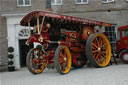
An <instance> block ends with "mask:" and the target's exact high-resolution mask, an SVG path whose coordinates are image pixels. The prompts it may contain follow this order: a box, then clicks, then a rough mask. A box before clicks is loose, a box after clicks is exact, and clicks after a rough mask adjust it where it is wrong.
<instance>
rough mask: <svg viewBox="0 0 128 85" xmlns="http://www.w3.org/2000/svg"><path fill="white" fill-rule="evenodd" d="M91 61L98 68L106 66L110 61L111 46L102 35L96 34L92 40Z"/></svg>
mask: <svg viewBox="0 0 128 85" xmlns="http://www.w3.org/2000/svg"><path fill="white" fill-rule="evenodd" d="M91 49H92V55H93V59H94V60H95V62H96V63H97V64H98V65H99V66H102V67H104V66H106V65H108V63H109V61H110V59H111V46H110V43H109V41H108V39H107V38H106V36H105V35H104V34H100V33H99V34H97V35H96V36H94V38H93V40H92V47H91Z"/></svg>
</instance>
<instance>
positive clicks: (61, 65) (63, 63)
mask: <svg viewBox="0 0 128 85" xmlns="http://www.w3.org/2000/svg"><path fill="white" fill-rule="evenodd" d="M71 60H72V59H71V54H70V51H69V49H68V48H67V47H66V46H59V47H57V49H56V51H55V55H54V63H55V66H56V70H57V71H58V72H59V73H60V74H67V73H68V72H69V71H70V69H71Z"/></svg>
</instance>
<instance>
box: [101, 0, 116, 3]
mask: <svg viewBox="0 0 128 85" xmlns="http://www.w3.org/2000/svg"><path fill="white" fill-rule="evenodd" d="M110 2H114V0H103V3H110Z"/></svg>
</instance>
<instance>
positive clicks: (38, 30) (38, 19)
mask: <svg viewBox="0 0 128 85" xmlns="http://www.w3.org/2000/svg"><path fill="white" fill-rule="evenodd" d="M37 27H38V34H40V25H39V17H37Z"/></svg>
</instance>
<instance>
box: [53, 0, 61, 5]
mask: <svg viewBox="0 0 128 85" xmlns="http://www.w3.org/2000/svg"><path fill="white" fill-rule="evenodd" d="M62 1H63V0H61V3H60V4H58V3H57V0H55V3H54V4H53V3H52V1H51V5H62V3H63V2H62Z"/></svg>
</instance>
